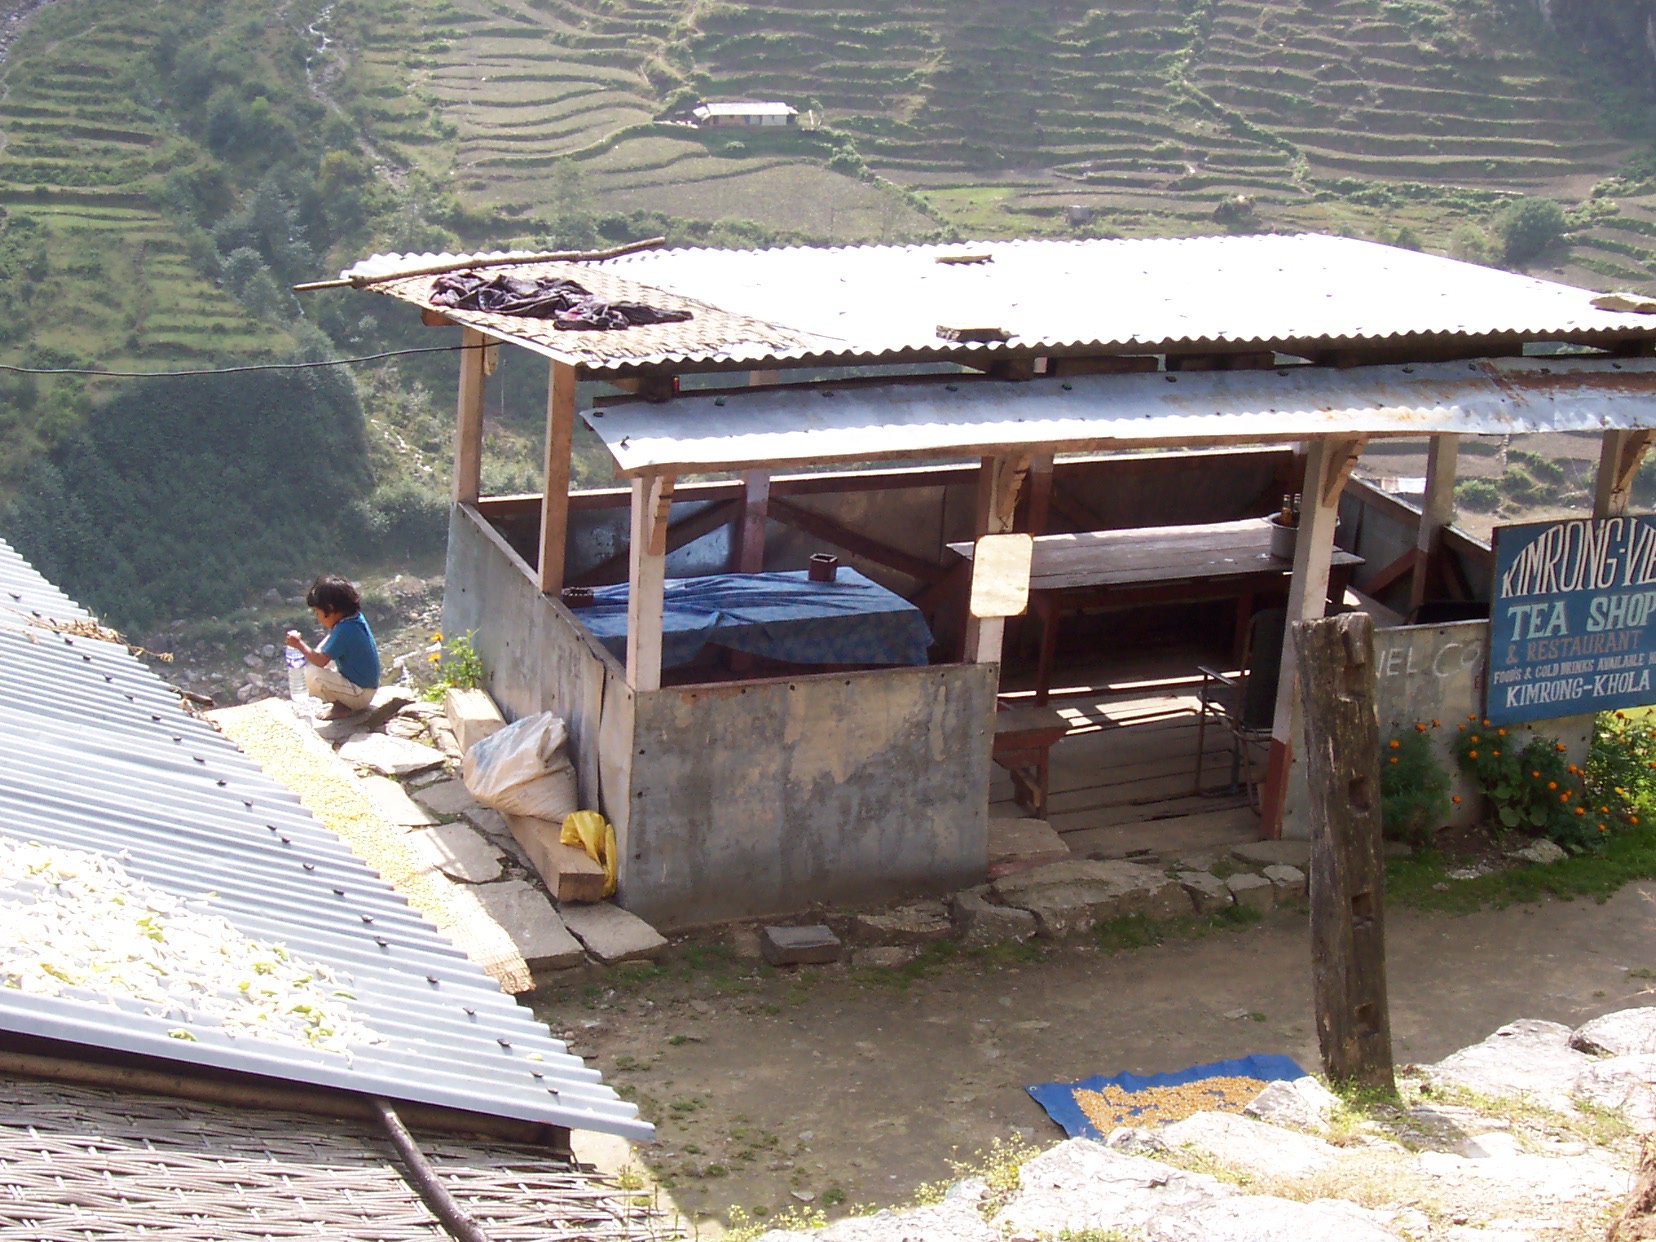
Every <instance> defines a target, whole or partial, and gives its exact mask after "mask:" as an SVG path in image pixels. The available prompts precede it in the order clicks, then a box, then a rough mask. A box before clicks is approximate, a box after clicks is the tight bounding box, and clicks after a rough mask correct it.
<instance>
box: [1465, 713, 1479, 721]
mask: <svg viewBox="0 0 1656 1242" xmlns="http://www.w3.org/2000/svg"><path fill="white" fill-rule="evenodd" d="M1466 718H1467V719H1468V720H1476V719H1477V718H1478V714H1477V713H1476V712H1468V713H1466Z"/></svg>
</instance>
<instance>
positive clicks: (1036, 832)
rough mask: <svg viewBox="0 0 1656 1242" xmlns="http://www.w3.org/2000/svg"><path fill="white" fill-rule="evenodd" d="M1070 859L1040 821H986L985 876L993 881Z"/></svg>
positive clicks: (1058, 839)
mask: <svg viewBox="0 0 1656 1242" xmlns="http://www.w3.org/2000/svg"><path fill="white" fill-rule="evenodd" d="M1069 856H1070V849H1069V846H1067V845H1065V844H1064V838H1063V837H1061V836H1059V835H1058V834H1057V833H1056V832H1054V831H1053V828H1052V825H1051V824H1049V823H1047V821H1046V820H1044V819H991V820H990V821H989V877H990V878H991V879H997V878H999V877H1000V876H1003V875H1011V874H1012V873H1013V872H1015V871H1028V870H1029V869H1030V868H1031V867H1040V866H1044V865H1045V864H1047V863H1052V862H1062V861H1063V860H1064V859H1066V858H1068V857H1069Z"/></svg>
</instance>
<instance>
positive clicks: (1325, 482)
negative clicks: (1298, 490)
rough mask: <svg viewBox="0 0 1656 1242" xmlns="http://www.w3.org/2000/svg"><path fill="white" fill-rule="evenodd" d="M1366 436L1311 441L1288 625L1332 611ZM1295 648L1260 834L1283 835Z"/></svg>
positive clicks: (1282, 679) (1286, 666)
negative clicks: (1339, 543)
mask: <svg viewBox="0 0 1656 1242" xmlns="http://www.w3.org/2000/svg"><path fill="white" fill-rule="evenodd" d="M1363 443H1364V437H1362V436H1323V437H1321V438H1319V439H1316V440H1313V441H1311V445H1310V451H1309V452H1308V453H1307V454H1306V458H1305V490H1304V492H1303V495H1304V501H1303V503H1302V504H1301V506H1300V524H1299V535H1298V536H1297V537H1296V539H1295V542H1294V574H1293V578H1292V579H1291V580H1290V582H1289V584H1288V622H1289V624H1292V623H1293V622H1295V621H1315V620H1317V619H1318V618H1319V617H1321V616H1322V615H1323V613H1324V612H1325V611H1327V606H1328V571H1329V563H1330V561H1331V560H1332V558H1333V555H1334V527H1335V525H1336V523H1337V521H1338V518H1339V514H1340V491H1341V489H1342V488H1343V487H1344V486H1345V481H1346V479H1347V478H1349V477H1350V475H1351V467H1352V466H1353V465H1355V464H1356V462H1357V458H1358V457H1359V456H1360V455H1361V454H1362V451H1363ZM1296 669H1297V666H1296V665H1295V663H1294V658H1293V649H1292V647H1290V646H1288V645H1287V644H1284V646H1283V650H1282V668H1281V672H1280V674H1279V676H1278V678H1277V698H1276V717H1275V719H1274V720H1273V722H1272V725H1271V754H1270V759H1269V761H1268V763H1267V765H1266V769H1265V792H1264V795H1263V797H1262V799H1261V804H1262V807H1261V815H1260V823H1259V835H1260V836H1261V837H1262V838H1265V839H1271V838H1275V837H1279V836H1281V835H1282V812H1283V807H1284V804H1285V801H1286V799H1287V795H1288V776H1289V771H1290V768H1291V765H1292V763H1293V739H1294V737H1295V735H1296V734H1297V732H1298V729H1299V687H1298V684H1297V676H1298V674H1297V671H1296Z"/></svg>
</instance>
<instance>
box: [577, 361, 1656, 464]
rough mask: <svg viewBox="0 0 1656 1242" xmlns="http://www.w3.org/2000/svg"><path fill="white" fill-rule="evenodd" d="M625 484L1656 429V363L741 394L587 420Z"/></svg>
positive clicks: (1478, 365) (983, 382)
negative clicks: (886, 463)
mask: <svg viewBox="0 0 1656 1242" xmlns="http://www.w3.org/2000/svg"><path fill="white" fill-rule="evenodd" d="M583 417H584V418H585V419H586V421H587V423H588V425H590V426H591V427H592V428H593V430H594V431H596V432H597V433H598V436H599V438H600V439H602V440H603V441H604V444H605V446H606V447H607V448H608V449H609V451H610V454H611V455H612V456H613V457H614V458H615V461H616V464H617V466H618V467H619V469H620V470H621V472H622V473H623V474H629V475H635V474H649V473H659V472H667V473H699V472H704V471H712V470H727V469H741V468H744V467H748V466H760V465H766V466H770V465H774V466H788V465H800V464H808V463H817V464H826V463H830V462H841V461H843V462H853V461H869V460H873V459H884V458H904V457H913V458H936V457H975V456H979V455H982V454H985V453H992V452H995V451H997V450H1000V449H1004V448H1006V447H1009V446H1020V447H1025V448H1031V449H1034V448H1040V449H1051V450H1058V451H1087V450H1099V449H1116V448H1145V447H1150V446H1155V445H1163V446H1166V445H1176V446H1181V447H1189V446H1193V445H1203V444H1267V443H1273V442H1282V441H1295V440H1304V439H1307V438H1309V437H1312V436H1326V435H1339V434H1363V435H1374V436H1400V435H1401V436H1418V435H1426V434H1431V433H1440V432H1449V433H1456V434H1461V435H1510V434H1524V433H1529V432H1537V431H1603V430H1607V429H1611V428H1618V429H1619V428H1632V427H1656V359H1634V358H1629V359H1626V360H1623V361H1614V360H1608V359H1602V358H1601V359H1592V358H1583V357H1570V356H1564V357H1553V358H1502V359H1485V360H1481V361H1478V362H1450V363H1434V364H1419V365H1409V366H1388V367H1352V368H1350V369H1348V370H1335V369H1333V368H1330V367H1313V366H1294V367H1282V368H1279V369H1276V370H1266V371H1185V372H1179V373H1173V372H1165V373H1146V374H1138V375H1089V376H1077V377H1075V378H1074V379H1070V380H1060V379H1056V378H1054V379H1035V380H1031V381H1028V382H1026V383H1007V382H1004V381H1000V380H991V379H978V380H965V379H962V380H960V381H958V382H947V383H936V382H934V383H924V384H920V383H916V384H897V385H878V386H869V387H845V388H839V389H836V388H835V387H834V386H833V385H831V384H819V385H801V386H798V387H795V388H791V389H789V388H781V389H776V388H772V389H747V390H744V389H730V390H727V391H726V392H723V393H720V394H719V395H717V396H715V395H712V394H709V395H708V396H705V397H689V396H686V397H678V398H675V399H674V400H673V401H671V402H668V403H666V404H662V405H654V404H650V403H648V402H637V403H629V404H625V405H614V406H609V407H606V408H605V409H602V410H589V411H587V412H586V413H585V414H584V415H583Z"/></svg>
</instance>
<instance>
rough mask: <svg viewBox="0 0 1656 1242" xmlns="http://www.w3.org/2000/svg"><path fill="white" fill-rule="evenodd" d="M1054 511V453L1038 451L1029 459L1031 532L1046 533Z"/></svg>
mask: <svg viewBox="0 0 1656 1242" xmlns="http://www.w3.org/2000/svg"><path fill="white" fill-rule="evenodd" d="M1051 511H1052V454H1051V453H1036V454H1035V455H1034V456H1033V457H1031V458H1030V459H1029V510H1028V516H1027V521H1028V524H1029V533H1030V534H1032V535H1044V534H1046V529H1047V520H1048V519H1049V518H1050V517H1051Z"/></svg>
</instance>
